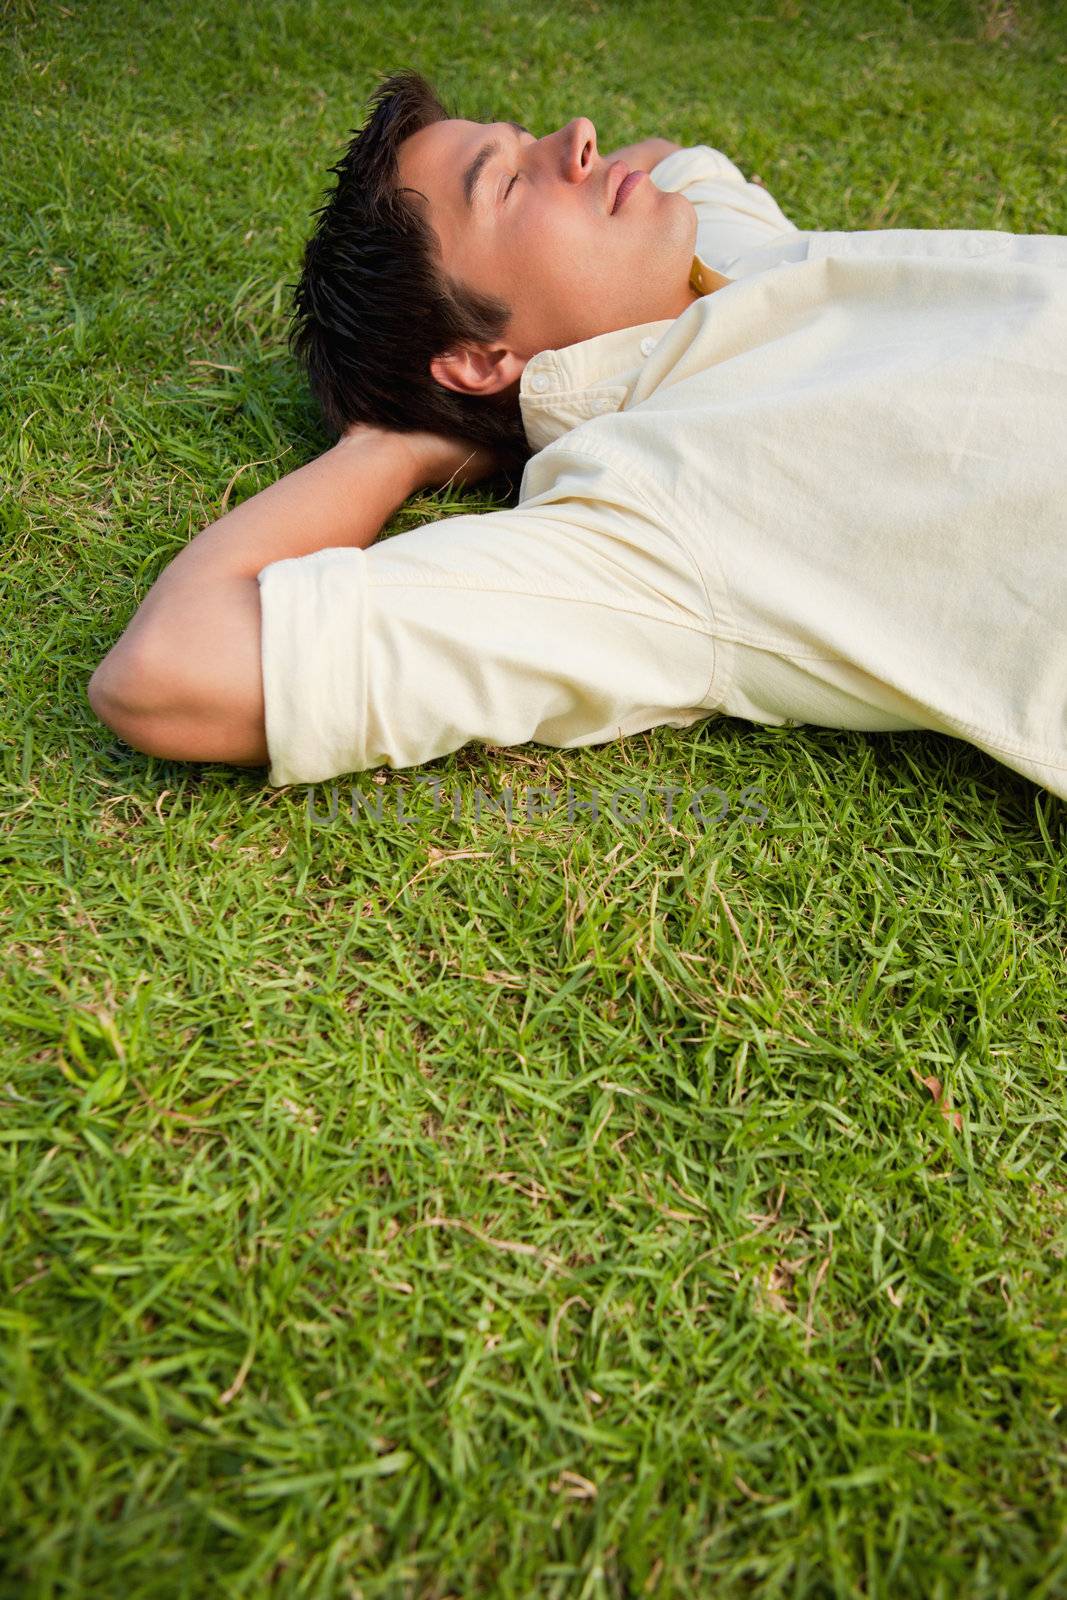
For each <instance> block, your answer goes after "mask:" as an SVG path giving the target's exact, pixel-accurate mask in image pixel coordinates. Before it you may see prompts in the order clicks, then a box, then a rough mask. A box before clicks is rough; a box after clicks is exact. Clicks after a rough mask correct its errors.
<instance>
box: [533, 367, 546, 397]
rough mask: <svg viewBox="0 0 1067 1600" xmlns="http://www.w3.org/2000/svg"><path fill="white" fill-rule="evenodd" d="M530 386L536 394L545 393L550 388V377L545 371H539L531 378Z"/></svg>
mask: <svg viewBox="0 0 1067 1600" xmlns="http://www.w3.org/2000/svg"><path fill="white" fill-rule="evenodd" d="M530 388H531V389H532V390H533V392H534V394H544V392H545V390H546V389H547V388H548V378H547V377H546V376H545V374H544V373H543V372H538V373H537V374H536V375H535V376H534V377H532V378H531V379H530Z"/></svg>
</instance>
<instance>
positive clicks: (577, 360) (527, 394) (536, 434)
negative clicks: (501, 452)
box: [519, 255, 731, 450]
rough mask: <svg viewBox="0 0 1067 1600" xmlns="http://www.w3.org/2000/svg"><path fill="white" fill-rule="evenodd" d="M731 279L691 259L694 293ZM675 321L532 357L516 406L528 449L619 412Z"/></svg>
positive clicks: (665, 320) (711, 290) (602, 336)
mask: <svg viewBox="0 0 1067 1600" xmlns="http://www.w3.org/2000/svg"><path fill="white" fill-rule="evenodd" d="M730 281H731V280H730V279H729V278H724V277H723V275H722V273H721V272H716V271H715V269H714V267H710V266H708V264H707V262H705V261H703V260H701V258H700V256H698V255H695V256H694V257H693V265H692V268H691V270H690V273H689V284H690V287H691V288H692V289H693V290H694V291H695V292H696V293H697V294H701V295H705V294H713V293H714V292H715V290H716V289H721V288H722V287H723V285H724V284H727V283H729V282H730ZM675 321H676V319H675V318H674V317H666V318H663V319H661V320H660V321H658V322H644V323H641V324H640V325H639V326H638V327H635V328H619V329H616V331H615V332H613V333H601V334H598V335H597V336H596V338H593V339H582V340H581V341H580V342H579V343H578V344H570V345H565V346H564V347H563V348H562V349H560V350H542V351H541V352H540V353H539V354H538V355H536V356H532V357H531V358H530V360H529V361H527V363H526V366H525V367H524V368H523V373H522V377H521V379H520V380H519V409H520V411H521V412H522V425H523V428H524V430H525V432H526V437H527V439H528V441H529V443H530V446H531V448H532V449H533V450H543V449H544V448H545V446H546V445H549V444H552V443H553V441H554V440H556V439H559V438H561V437H562V435H563V434H565V433H568V432H569V431H570V429H571V428H576V427H578V426H579V424H580V423H583V422H588V421H589V420H590V419H591V418H592V417H598V416H603V415H605V414H606V413H608V412H610V411H621V410H622V408H623V406H624V405H625V404H626V402H627V400H628V399H629V398H630V396H631V395H632V393H633V390H634V386H635V385H636V383H637V380H638V378H639V376H640V374H641V371H642V369H643V367H644V365H645V363H646V361H647V360H648V358H649V356H650V355H651V354H652V352H653V351H654V350H655V348H656V346H657V344H658V343H659V341H660V340H661V339H662V337H663V335H664V334H665V333H666V331H667V329H668V328H670V327H672V326H673V324H674V322H675Z"/></svg>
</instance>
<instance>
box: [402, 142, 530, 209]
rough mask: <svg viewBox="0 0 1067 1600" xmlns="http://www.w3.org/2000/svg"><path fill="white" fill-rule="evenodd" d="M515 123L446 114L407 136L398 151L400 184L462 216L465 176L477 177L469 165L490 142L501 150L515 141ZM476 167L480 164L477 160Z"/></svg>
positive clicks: (433, 206)
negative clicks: (471, 118) (476, 119)
mask: <svg viewBox="0 0 1067 1600" xmlns="http://www.w3.org/2000/svg"><path fill="white" fill-rule="evenodd" d="M518 126H519V125H518V123H514V122H508V121H501V122H466V121H464V120H463V119H462V118H460V117H446V118H443V119H442V120H441V121H440V122H432V123H430V125H429V127H426V128H420V129H419V131H418V133H413V134H410V135H409V136H408V138H406V139H405V140H404V142H403V143H402V144H401V146H400V148H399V150H398V151H397V169H398V172H399V176H400V182H401V184H403V185H405V186H406V187H408V188H412V189H418V190H419V191H420V192H421V193H422V194H424V195H425V196H426V199H427V200H428V201H429V203H430V206H431V209H432V210H433V211H434V212H436V213H437V214H438V216H441V215H442V214H443V215H449V214H451V215H453V216H455V217H456V218H462V217H463V216H465V215H467V214H468V208H467V202H466V194H465V184H464V179H465V176H466V177H467V178H468V186H469V182H470V177H471V176H473V177H474V179H475V180H476V178H477V171H475V172H474V173H473V174H472V167H473V166H474V164H475V163H476V162H477V158H478V157H479V156H480V155H481V154H482V152H483V151H484V150H485V147H486V146H487V145H490V144H496V145H497V146H498V147H499V149H500V150H501V151H504V150H508V149H510V147H511V145H512V144H513V143H514V141H515V131H516V130H517V129H518ZM478 165H479V167H480V166H481V163H478Z"/></svg>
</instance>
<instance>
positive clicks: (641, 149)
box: [604, 139, 682, 172]
mask: <svg viewBox="0 0 1067 1600" xmlns="http://www.w3.org/2000/svg"><path fill="white" fill-rule="evenodd" d="M681 148H682V147H681V145H678V144H673V143H672V142H671V140H670V139H642V140H641V141H640V142H639V143H638V144H627V145H623V146H622V147H621V149H619V150H612V151H610V152H609V154H608V155H606V156H605V157H604V160H605V161H625V162H626V165H627V166H628V167H629V168H630V171H631V172H651V171H652V168H653V167H655V166H658V165H659V163H660V162H661V161H662V160H663V158H664V157H665V156H669V155H670V154H671V153H672V152H673V151H675V150H680V149H681Z"/></svg>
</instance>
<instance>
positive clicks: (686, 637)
mask: <svg viewBox="0 0 1067 1600" xmlns="http://www.w3.org/2000/svg"><path fill="white" fill-rule="evenodd" d="M600 476H601V472H600V471H598V469H597V468H595V467H594V466H593V465H592V464H590V463H588V462H587V463H584V464H582V463H575V464H574V470H573V471H572V473H571V484H570V487H571V489H572V491H573V490H578V491H580V492H579V493H573V492H572V493H570V494H567V493H564V494H562V495H558V496H557V495H553V496H552V497H550V498H546V496H544V495H542V496H540V497H538V498H537V499H536V500H534V501H532V502H530V503H529V504H526V505H520V506H518V507H517V508H515V509H512V510H502V511H494V512H489V513H486V514H483V515H472V516H466V515H459V516H453V517H449V518H447V519H446V520H444V521H441V522H435V523H429V524H426V525H424V526H423V527H420V528H417V529H415V530H413V531H412V532H409V533H403V534H398V535H394V536H392V537H390V538H388V539H386V540H384V541H381V542H380V543H378V544H376V545H374V546H372V547H371V548H370V549H369V550H361V549H350V548H342V549H327V550H320V551H318V552H317V553H315V554H314V555H310V556H302V557H299V558H294V559H290V560H282V561H276V562H273V563H271V565H270V566H267V567H265V568H263V570H262V571H261V572H260V573H259V574H258V582H259V595H260V608H261V618H262V629H261V654H262V671H263V689H264V703H265V716H266V738H267V747H268V752H269V757H270V773H269V781H270V783H271V784H273V785H275V786H277V785H283V784H290V783H316V782H321V781H324V780H326V779H328V778H332V777H337V776H339V775H341V774H344V773H347V772H353V771H363V770H366V769H368V768H373V767H378V766H387V767H411V766H416V765H419V764H420V763H422V762H426V761H432V760H434V759H436V758H437V757H438V756H442V755H446V754H448V753H449V752H451V751H454V750H457V749H459V748H460V747H461V746H463V745H465V744H467V743H469V742H470V741H481V742H484V743H488V744H493V745H500V746H510V745H517V744H523V743H525V742H527V741H530V740H534V741H538V742H540V743H543V744H547V745H555V746H579V745H587V744H598V743H603V742H605V741H607V740H609V739H613V738H616V737H618V736H619V735H622V734H629V733H636V732H641V731H643V730H645V729H647V728H651V727H655V726H658V725H661V724H666V725H669V726H671V727H687V726H689V725H690V724H691V723H693V722H695V721H697V720H699V719H700V718H702V717H705V716H707V715H708V714H709V710H710V709H713V704H711V705H709V693H710V692H711V690H712V685H713V682H714V676H715V654H714V640H713V630H712V628H711V626H710V621H709V618H708V615H707V610H706V597H705V594H704V590H703V585H702V583H701V580H700V577H699V574H697V573H696V571H695V569H693V568H692V566H691V563H690V561H689V558H688V556H687V555H686V554H685V552H684V550H683V549H682V547H681V546H680V545H678V544H676V543H675V542H674V541H673V540H672V539H671V538H670V536H669V534H668V533H666V532H665V531H664V530H663V529H660V528H658V527H656V526H655V525H653V524H651V523H650V522H648V521H646V520H645V519H644V518H643V517H642V516H641V515H640V513H639V512H636V511H634V510H633V509H632V508H631V507H628V506H626V505H624V504H621V503H618V500H617V497H616V499H615V501H614V503H613V497H612V495H611V493H610V491H605V490H604V489H603V488H602V489H600V490H599V491H598V490H597V489H596V487H595V480H597V479H598V478H599V477H600ZM581 478H584V479H585V480H586V481H585V482H579V481H578V479H581Z"/></svg>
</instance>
